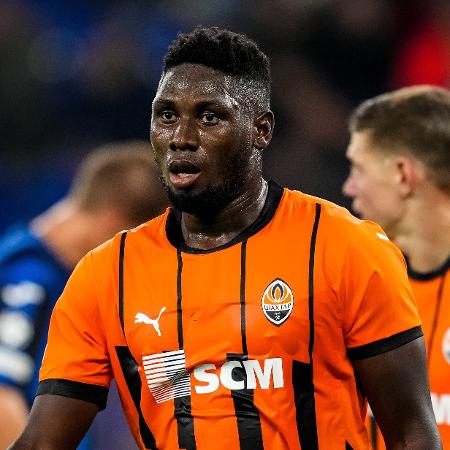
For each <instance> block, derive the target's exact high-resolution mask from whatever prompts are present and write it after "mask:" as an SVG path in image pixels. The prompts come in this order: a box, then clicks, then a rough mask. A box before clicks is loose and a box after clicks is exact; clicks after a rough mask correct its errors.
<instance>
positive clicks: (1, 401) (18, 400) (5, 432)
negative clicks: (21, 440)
mask: <svg viewBox="0 0 450 450" xmlns="http://www.w3.org/2000/svg"><path fill="white" fill-rule="evenodd" d="M0 405H1V406H0V449H5V448H7V447H8V445H10V444H11V443H12V442H13V441H14V439H16V438H17V437H18V436H19V435H20V433H21V432H22V430H23V429H24V427H25V424H26V421H27V418H28V407H27V404H26V402H25V399H24V398H23V395H22V394H21V392H20V391H19V390H18V389H16V388H13V387H9V386H1V387H0Z"/></svg>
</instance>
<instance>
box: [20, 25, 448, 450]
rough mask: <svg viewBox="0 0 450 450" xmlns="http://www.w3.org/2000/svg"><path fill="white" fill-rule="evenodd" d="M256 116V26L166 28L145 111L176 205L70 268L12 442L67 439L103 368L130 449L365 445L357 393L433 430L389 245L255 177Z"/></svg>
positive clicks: (406, 433) (99, 385)
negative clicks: (159, 69)
mask: <svg viewBox="0 0 450 450" xmlns="http://www.w3.org/2000/svg"><path fill="white" fill-rule="evenodd" d="M273 126H274V116H273V113H272V112H271V111H270V72H269V63H268V59H267V57H266V56H265V55H264V53H262V52H261V51H260V50H259V48H258V47H257V45H256V44H255V43H254V42H253V41H251V40H249V39H248V38H246V37H245V36H243V35H239V34H235V33H232V32H229V31H226V30H219V29H217V28H203V27H199V28H196V29H195V30H194V31H192V32H190V33H188V34H181V35H179V36H178V38H177V39H176V40H175V41H174V43H173V44H172V45H171V47H170V48H169V51H168V53H167V55H166V58H165V62H164V67H163V75H162V77H161V80H160V83H159V86H158V91H157V94H156V97H155V99H154V101H153V106H152V122H151V141H152V146H153V150H154V153H155V156H156V160H157V162H158V164H159V167H160V169H161V176H162V179H163V181H164V183H165V185H166V188H167V190H168V194H169V198H170V200H171V202H172V205H173V208H170V209H168V210H167V211H166V213H165V214H164V215H162V216H160V217H159V218H156V219H154V220H152V221H150V222H148V223H146V224H144V225H142V226H140V227H138V228H135V229H133V230H130V231H128V232H124V233H121V234H120V235H118V236H117V237H116V238H115V239H113V240H111V241H109V242H107V243H106V244H104V245H103V246H101V247H99V248H98V249H96V250H94V251H93V252H91V253H89V254H88V255H87V256H86V257H85V258H84V259H83V260H82V261H81V263H80V264H79V265H78V267H77V268H76V270H75V271H74V273H73V275H72V276H71V278H70V280H69V282H68V284H67V287H66V289H65V291H64V293H63V295H62V296H61V298H60V299H59V301H58V305H57V306H56V308H55V310H54V312H53V316H52V321H51V326H50V332H49V344H48V347H47V350H46V354H45V357H44V361H43V365H42V369H41V383H40V387H39V391H38V396H37V397H36V400H35V403H34V407H33V411H32V413H31V416H30V421H29V424H28V426H27V428H26V429H25V431H24V433H23V435H22V437H21V438H19V440H18V441H17V443H16V444H15V445H14V446H13V449H15V450H17V449H25V448H27V446H28V445H29V444H30V443H32V445H35V446H36V448H38V447H40V446H42V447H45V448H74V446H75V445H76V442H77V440H78V439H79V438H80V437H81V436H82V434H83V433H84V431H85V429H86V428H87V427H88V425H89V423H90V421H91V420H92V418H93V417H94V416H95V414H96V413H97V411H98V409H101V408H102V407H103V406H104V404H105V401H106V396H107V392H108V386H109V383H110V381H111V379H112V378H113V377H114V378H115V379H116V381H117V384H118V387H119V391H120V396H121V400H122V403H123V406H124V410H125V413H126V416H127V418H128V422H129V424H130V428H131V429H132V432H133V434H134V436H135V438H136V441H137V443H138V445H139V447H140V448H141V449H189V450H196V449H198V450H204V449H208V450H210V449H218V450H222V449H224V450H225V449H227V450H228V449H241V450H250V449H251V450H262V449H271V450H282V449H283V450H288V449H290V450H292V449H293V450H295V449H299V450H300V449H302V450H315V449H319V448H320V449H322V450H324V449H325V450H338V449H354V450H363V449H368V448H369V441H368V435H367V432H366V429H365V427H364V417H365V412H366V397H368V398H369V399H370V400H371V401H372V399H377V398H378V397H379V396H380V395H381V396H385V397H386V398H387V399H388V401H387V407H386V403H379V404H378V405H379V408H377V407H375V414H376V416H377V418H378V419H380V420H381V421H382V423H390V422H391V421H394V420H395V421H396V427H395V428H394V427H389V426H387V427H386V428H385V429H384V431H385V436H386V439H387V440H388V442H390V444H391V445H392V447H396V448H401V447H400V446H401V445H402V443H404V442H407V443H408V448H409V449H413V450H418V449H423V448H425V447H426V448H427V449H433V450H434V449H439V448H440V444H439V437H438V433H437V427H436V424H435V421H434V418H433V414H432V407H431V399H430V395H429V391H428V388H427V377H426V362H425V347H424V343H423V337H422V330H421V326H420V319H419V316H418V313H417V308H416V305H415V302H414V300H413V297H412V293H411V289H410V286H409V283H408V280H407V275H406V270H405V263H404V260H403V258H402V256H401V254H400V252H399V251H398V250H397V248H396V247H395V246H394V245H393V244H392V243H391V242H390V241H389V239H387V237H386V236H385V234H384V233H383V231H382V230H381V228H379V227H378V226H377V225H375V224H373V223H370V222H365V221H361V220H359V219H356V218H355V217H353V216H352V215H351V214H350V213H349V212H348V211H346V210H345V209H343V208H340V207H338V206H336V205H333V204H331V203H328V202H326V201H325V200H321V199H318V198H315V197H311V196H308V195H306V194H302V193H300V192H295V191H289V190H287V189H283V188H281V187H280V186H279V185H277V184H276V183H274V182H267V181H265V180H264V178H263V177H262V151H263V150H264V149H265V148H266V147H267V145H268V144H269V142H270V139H271V136H272V132H273ZM375 406H377V404H376V403H375Z"/></svg>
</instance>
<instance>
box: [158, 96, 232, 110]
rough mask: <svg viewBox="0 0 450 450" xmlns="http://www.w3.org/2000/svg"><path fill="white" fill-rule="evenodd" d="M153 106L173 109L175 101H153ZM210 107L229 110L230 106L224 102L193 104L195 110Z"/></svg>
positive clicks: (160, 99) (163, 99)
mask: <svg viewBox="0 0 450 450" xmlns="http://www.w3.org/2000/svg"><path fill="white" fill-rule="evenodd" d="M153 105H154V106H158V107H161V106H167V107H174V106H175V101H173V100H171V99H165V98H159V99H156V100H154V102H153ZM211 106H215V107H217V108H229V107H230V105H227V104H226V103H225V102H221V101H218V100H203V101H200V102H198V103H196V104H195V107H196V108H197V109H205V108H208V107H211Z"/></svg>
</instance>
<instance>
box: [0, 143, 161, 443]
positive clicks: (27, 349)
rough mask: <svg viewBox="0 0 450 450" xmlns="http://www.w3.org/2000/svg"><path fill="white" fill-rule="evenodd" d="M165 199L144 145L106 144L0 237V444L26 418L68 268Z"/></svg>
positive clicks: (14, 434)
mask: <svg viewBox="0 0 450 450" xmlns="http://www.w3.org/2000/svg"><path fill="white" fill-rule="evenodd" d="M166 198H167V197H166V195H165V192H164V190H163V188H162V184H161V182H160V181H159V179H158V173H157V171H156V165H155V164H154V162H153V156H152V155H151V151H150V145H149V144H148V143H146V142H140V141H133V142H127V143H121V144H111V145H109V146H104V147H100V148H99V149H97V150H95V151H94V152H92V153H91V154H90V155H89V156H88V157H87V158H86V159H85V160H84V161H83V162H82V164H81V166H80V167H79V169H78V172H77V174H76V176H75V179H74V181H73V184H72V187H71V189H70V191H69V193H68V195H67V196H66V197H64V198H63V199H62V200H61V201H59V202H58V203H56V204H55V205H54V206H52V207H51V208H50V209H49V210H47V211H45V212H44V213H43V214H41V215H40V216H38V217H36V218H35V219H34V220H33V221H32V222H31V223H30V224H28V225H24V226H22V225H21V226H16V227H13V228H12V229H11V230H9V231H7V232H6V234H5V235H4V236H3V237H2V239H1V240H0V449H5V448H6V447H7V446H8V445H9V444H10V443H11V442H12V441H13V440H14V438H16V437H17V435H18V434H19V433H20V432H21V431H22V428H23V427H24V424H25V422H26V420H27V416H28V411H29V407H30V405H31V403H32V401H33V398H34V395H35V394H36V389H37V385H38V369H39V366H40V363H41V360H42V355H43V352H44V348H45V345H46V340H47V330H48V323H49V319H50V314H51V311H52V309H53V306H54V304H55V302H56V300H57V298H58V297H59V295H60V294H61V292H62V290H63V288H64V285H65V283H66V281H67V279H68V277H69V274H70V272H71V271H72V270H73V268H74V267H75V265H76V263H77V262H78V261H79V259H80V258H81V257H82V256H83V255H84V254H85V253H87V252H88V251H89V250H91V249H92V248H94V247H96V246H97V245H99V244H100V243H101V242H103V241H105V240H106V239H108V238H110V237H111V236H113V235H114V234H115V233H117V232H118V231H120V230H123V229H126V228H130V227H133V226H136V225H138V224H139V223H141V222H145V221H146V220H148V219H149V218H152V217H154V216H156V215H157V214H159V213H161V212H162V211H163V209H164V207H165V206H166ZM83 445H85V444H83ZM80 448H81V447H80ZM82 448H85V447H82ZM86 448H87V447H86Z"/></svg>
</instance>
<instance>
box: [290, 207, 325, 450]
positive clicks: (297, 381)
mask: <svg viewBox="0 0 450 450" xmlns="http://www.w3.org/2000/svg"><path fill="white" fill-rule="evenodd" d="M320 211H321V205H320V204H319V203H317V204H316V213H315V218H314V225H313V229H312V233H311V243H310V249H309V273H308V308H309V347H308V351H309V364H307V363H303V362H300V361H293V363H292V383H293V387H294V395H295V407H296V419H297V432H298V437H299V440H300V445H301V447H302V450H317V449H318V448H319V439H318V435H317V421H316V402H315V399H314V381H313V349H314V256H315V250H316V240H317V230H318V228H319V220H320Z"/></svg>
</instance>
